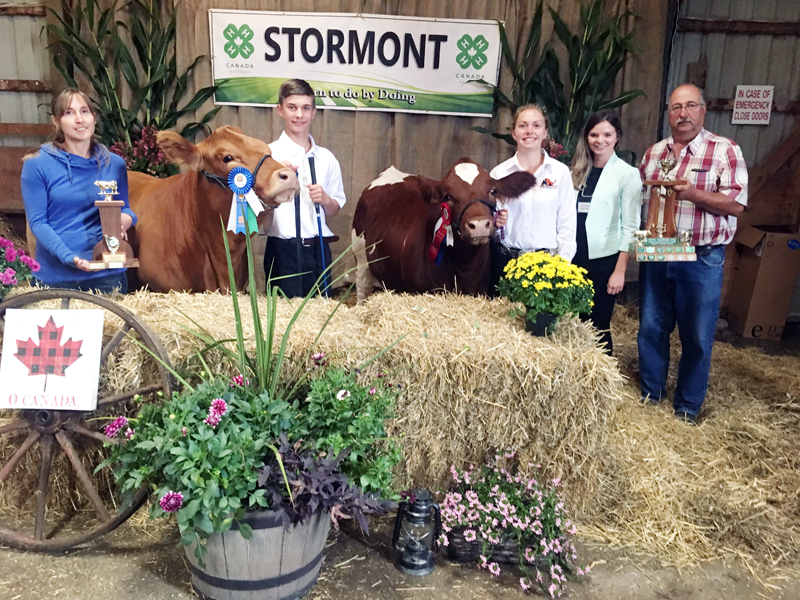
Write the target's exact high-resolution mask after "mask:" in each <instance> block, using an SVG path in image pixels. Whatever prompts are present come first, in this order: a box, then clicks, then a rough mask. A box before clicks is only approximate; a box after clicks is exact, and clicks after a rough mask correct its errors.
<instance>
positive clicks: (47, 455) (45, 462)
mask: <svg viewBox="0 0 800 600" xmlns="http://www.w3.org/2000/svg"><path fill="white" fill-rule="evenodd" d="M52 463H53V436H52V435H50V434H47V435H45V436H44V437H43V438H42V466H41V467H40V468H39V489H38V491H37V492H36V525H35V526H34V531H33V537H34V539H37V540H41V539H42V537H43V536H44V517H45V511H46V510H47V493H48V492H49V491H50V465H51V464H52Z"/></svg>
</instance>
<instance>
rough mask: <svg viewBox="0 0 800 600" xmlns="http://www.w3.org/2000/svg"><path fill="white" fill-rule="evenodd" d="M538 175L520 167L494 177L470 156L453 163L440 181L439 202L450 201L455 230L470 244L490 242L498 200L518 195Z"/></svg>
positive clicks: (530, 184)
mask: <svg viewBox="0 0 800 600" xmlns="http://www.w3.org/2000/svg"><path fill="white" fill-rule="evenodd" d="M535 182H536V179H535V178H534V177H533V175H531V174H530V173H526V172H524V171H520V172H517V173H512V174H511V175H508V176H506V177H503V178H502V179H492V178H491V177H490V176H489V173H487V172H486V169H484V168H483V167H481V166H480V165H478V164H476V163H475V162H473V161H471V160H470V159H468V158H462V159H460V160H459V161H458V162H457V163H456V164H455V165H453V166H452V167H450V170H449V171H447V174H446V175H445V176H444V178H443V179H442V180H441V181H440V182H439V187H438V191H439V194H438V197H436V198H435V200H436V201H437V202H447V204H448V205H449V206H450V209H451V211H452V215H453V230H454V231H456V232H457V233H458V235H459V236H460V237H461V239H462V240H463V241H465V242H466V243H468V244H473V245H480V244H486V243H488V242H489V238H490V237H491V236H492V235H493V234H494V231H495V227H494V211H495V207H496V206H497V200H505V199H509V198H516V197H518V196H520V195H522V194H523V193H525V192H526V191H527V190H529V189H530V188H532V187H533V185H534V183H535Z"/></svg>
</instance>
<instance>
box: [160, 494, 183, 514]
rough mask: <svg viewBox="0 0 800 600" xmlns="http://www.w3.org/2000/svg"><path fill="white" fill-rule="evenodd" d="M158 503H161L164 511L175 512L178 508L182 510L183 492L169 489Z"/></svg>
mask: <svg viewBox="0 0 800 600" xmlns="http://www.w3.org/2000/svg"><path fill="white" fill-rule="evenodd" d="M158 503H159V504H160V505H161V508H162V509H163V510H164V512H168V513H171V512H175V511H176V510H180V508H181V506H183V494H181V493H180V492H172V491H169V492H167V493H166V494H164V495H163V496H162V497H161V500H159V501H158Z"/></svg>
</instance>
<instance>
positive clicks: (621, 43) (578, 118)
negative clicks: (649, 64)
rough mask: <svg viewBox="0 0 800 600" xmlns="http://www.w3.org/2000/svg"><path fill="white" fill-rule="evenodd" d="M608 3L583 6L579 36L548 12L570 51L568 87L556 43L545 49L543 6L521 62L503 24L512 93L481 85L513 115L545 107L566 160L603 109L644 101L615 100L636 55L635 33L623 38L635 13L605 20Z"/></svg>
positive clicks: (633, 93) (598, 0) (627, 96)
mask: <svg viewBox="0 0 800 600" xmlns="http://www.w3.org/2000/svg"><path fill="white" fill-rule="evenodd" d="M603 3H604V0H590V1H588V2H581V10H580V15H581V20H580V31H579V33H573V32H572V31H570V29H569V27H568V26H567V24H566V23H564V20H563V19H562V18H561V17H560V16H559V15H558V13H557V12H556V11H554V10H553V9H552V8H548V10H549V11H550V15H551V17H552V18H553V23H554V28H555V32H556V35H557V37H558V39H559V40H560V41H561V42H562V43H563V44H564V46H565V47H566V49H567V55H568V72H569V81H568V83H567V85H564V83H563V82H562V81H561V76H560V69H561V65H560V62H559V59H558V56H557V55H556V53H555V50H554V49H553V48H552V46H551V43H550V42H545V43H544V44H542V43H541V37H542V17H543V14H544V2H543V0H539V2H538V3H537V5H536V9H535V12H534V16H533V22H532V23H531V29H530V32H529V33H528V40H527V43H526V44H525V48H524V50H523V52H522V56H521V58H520V60H519V61H517V60H516V58H515V53H514V51H513V50H512V49H511V45H510V44H509V42H508V37H507V36H506V31H505V28H504V27H503V25H502V23H500V24H499V27H500V41H501V44H502V49H503V57H504V58H505V60H506V63H507V64H508V67H509V69H510V71H511V76H512V78H513V84H512V87H511V91H510V93H508V94H505V93H503V92H502V91H501V90H500V89H499V88H498V87H495V86H492V85H491V84H488V83H487V82H485V81H481V82H480V83H483V84H484V85H488V86H489V87H493V88H494V90H495V94H496V98H497V101H498V102H499V103H500V104H501V105H504V106H506V107H508V108H510V109H512V110H516V108H517V107H518V106H521V105H523V104H528V103H536V104H539V105H541V106H542V107H544V109H545V111H546V112H547V116H548V118H549V120H550V135H551V136H552V137H553V138H554V139H555V140H556V141H557V142H559V143H561V144H562V145H563V146H564V150H565V151H566V152H567V154H566V157H565V160H569V158H570V157H571V156H572V155H573V153H574V152H575V146H576V144H577V143H578V139H579V138H580V134H581V130H582V129H583V126H584V124H585V123H586V121H587V119H588V118H589V116H591V114H592V113H594V112H596V111H598V110H601V109H604V108H617V107H619V106H622V105H624V104H627V103H628V102H630V101H631V100H633V99H634V98H637V97H638V96H644V95H645V93H644V91H642V90H639V89H634V90H626V91H623V92H622V93H620V94H619V95H617V96H615V97H611V91H612V87H613V85H614V81H615V79H616V78H617V75H618V74H619V72H620V71H621V70H622V67H623V66H625V61H626V60H627V59H628V57H629V56H630V54H632V53H634V52H635V51H636V49H635V47H634V44H633V32H632V31H631V32H630V33H627V34H624V33H623V24H624V21H625V20H626V19H628V18H629V17H632V16H634V15H633V13H632V12H631V11H625V12H624V13H623V14H621V15H619V16H615V17H610V18H607V19H605V18H603V16H602V9H603ZM540 46H541V48H540ZM473 129H474V130H476V131H480V132H482V133H490V134H491V135H493V136H494V137H496V138H499V139H504V140H506V141H507V142H508V143H509V144H512V145H513V144H514V140H513V139H512V138H511V136H510V135H509V134H507V133H499V132H495V131H490V130H488V129H486V128H483V127H473Z"/></svg>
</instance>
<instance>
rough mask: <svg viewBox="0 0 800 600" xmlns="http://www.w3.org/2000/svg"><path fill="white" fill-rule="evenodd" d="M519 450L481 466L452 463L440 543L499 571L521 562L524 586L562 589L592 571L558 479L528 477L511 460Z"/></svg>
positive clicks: (453, 554)
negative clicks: (581, 561)
mask: <svg viewBox="0 0 800 600" xmlns="http://www.w3.org/2000/svg"><path fill="white" fill-rule="evenodd" d="M514 458H515V453H514V452H512V451H507V452H505V453H504V454H502V455H501V454H496V455H495V456H494V457H489V458H488V459H487V461H486V463H485V464H484V465H482V466H481V468H480V469H467V470H460V469H457V468H456V467H455V466H451V468H450V471H451V474H452V476H453V487H452V489H451V490H450V491H449V492H448V493H447V494H446V495H445V497H444V500H443V501H442V503H441V514H442V531H443V534H442V537H441V538H440V539H439V544H440V546H445V547H447V553H448V556H449V557H450V558H451V559H453V560H455V561H458V562H477V563H478V566H479V568H482V569H487V570H488V571H489V572H490V573H491V574H492V575H494V576H495V577H496V576H499V575H500V572H501V567H500V565H501V564H503V563H505V564H514V565H519V568H520V569H521V570H522V572H523V576H522V577H520V579H519V584H520V587H522V589H523V590H529V589H531V588H534V587H538V588H540V590H541V591H543V592H545V593H547V594H549V595H550V596H551V597H555V596H557V595H561V593H562V591H563V585H564V583H565V582H566V581H567V578H568V577H571V576H575V575H583V574H585V573H587V572H588V568H586V569H584V568H581V567H579V566H576V560H577V553H576V551H575V547H574V545H573V544H572V541H571V540H570V538H569V536H570V535H574V534H575V525H574V524H573V523H572V521H571V520H570V519H569V516H568V514H567V509H566V508H565V506H564V501H563V500H562V499H561V497H560V496H559V494H558V492H557V490H556V488H557V487H558V485H560V482H559V481H558V480H557V479H556V480H553V481H552V484H546V483H542V482H539V481H537V480H535V479H533V478H531V477H523V476H522V475H519V474H518V473H517V472H516V469H511V470H508V469H506V468H504V467H503V466H501V465H502V464H503V462H504V461H505V462H506V463H511V462H513V460H514Z"/></svg>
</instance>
